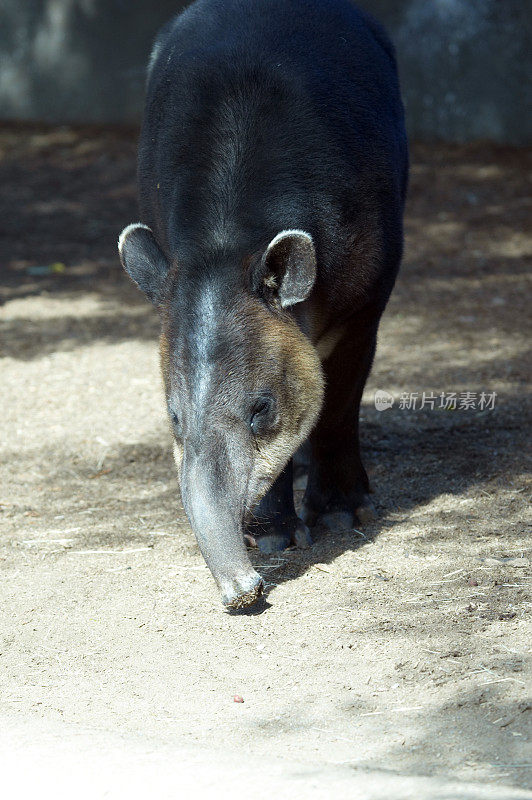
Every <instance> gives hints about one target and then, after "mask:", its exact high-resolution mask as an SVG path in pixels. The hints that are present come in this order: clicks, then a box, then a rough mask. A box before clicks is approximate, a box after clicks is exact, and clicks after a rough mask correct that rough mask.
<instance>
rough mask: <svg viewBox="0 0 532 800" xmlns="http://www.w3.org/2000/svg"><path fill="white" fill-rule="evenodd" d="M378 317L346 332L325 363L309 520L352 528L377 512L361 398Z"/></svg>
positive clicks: (305, 512) (309, 488) (308, 497)
mask: <svg viewBox="0 0 532 800" xmlns="http://www.w3.org/2000/svg"><path fill="white" fill-rule="evenodd" d="M376 333H377V323H374V324H373V325H372V326H368V327H367V328H366V329H365V330H364V327H363V326H360V325H357V326H356V327H354V328H352V329H350V330H349V331H348V332H346V335H345V336H344V338H343V339H342V340H341V341H340V342H339V344H338V345H337V346H336V348H335V350H334V351H333V353H332V354H331V355H330V356H329V357H328V358H327V360H326V361H325V362H324V364H323V368H324V372H325V384H326V387H327V389H326V393H325V403H324V406H323V410H322V413H321V416H320V419H319V421H318V424H317V426H316V428H315V430H314V432H313V434H312V436H311V444H312V458H311V464H310V469H309V475H308V483H307V490H306V493H305V498H304V501H303V511H302V515H301V516H302V518H303V520H304V521H305V522H306V523H307V525H309V526H313V525H321V526H323V527H326V528H329V529H331V530H348V529H349V528H353V527H355V526H356V525H357V524H364V523H366V522H369V521H370V520H371V519H374V518H375V510H374V507H373V503H372V502H371V500H370V498H369V495H368V492H369V481H368V476H367V474H366V470H365V469H364V466H363V464H362V460H361V458H360V445H359V433H358V417H359V409H360V400H361V397H362V392H363V390H364V384H365V383H366V378H367V376H368V373H369V371H370V369H371V364H372V361H373V356H374V354H375V345H376Z"/></svg>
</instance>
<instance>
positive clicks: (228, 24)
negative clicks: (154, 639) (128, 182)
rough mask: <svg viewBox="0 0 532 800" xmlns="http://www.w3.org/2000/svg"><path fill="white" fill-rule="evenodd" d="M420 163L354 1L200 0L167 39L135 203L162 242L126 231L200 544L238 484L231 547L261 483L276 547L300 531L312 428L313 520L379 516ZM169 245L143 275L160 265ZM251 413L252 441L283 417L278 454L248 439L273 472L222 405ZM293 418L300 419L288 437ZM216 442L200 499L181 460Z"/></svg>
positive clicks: (267, 534)
mask: <svg viewBox="0 0 532 800" xmlns="http://www.w3.org/2000/svg"><path fill="white" fill-rule="evenodd" d="M407 161H408V159H407V144H406V135H405V130H404V121H403V108H402V103H401V99H400V93H399V87H398V80H397V72H396V66H395V59H394V54H393V50H392V47H391V45H390V42H389V41H388V39H387V37H386V35H385V33H384V32H383V30H382V29H381V28H380V26H379V25H378V24H377V23H376V22H375V21H373V20H372V19H370V18H368V17H367V16H366V15H365V14H363V13H362V12H361V11H359V10H358V9H357V8H356V7H355V5H354V4H353V3H351V2H349V0H198V1H197V2H196V3H193V4H192V6H190V7H189V8H188V9H187V10H186V11H185V12H184V13H183V14H182V15H181V16H180V17H178V18H177V19H176V20H174V21H172V22H170V23H169V24H168V25H167V26H166V27H165V28H164V29H163V30H162V31H161V33H160V34H159V36H158V38H157V41H156V44H155V47H154V52H153V55H152V60H151V63H150V68H149V75H148V85H147V101H146V112H145V117H144V123H143V128H142V134H141V138H140V146H139V185H140V206H141V214H142V220H143V223H144V224H145V225H147V226H149V228H151V230H152V231H153V240H151V239H150V243H147V244H146V245H145V246H144V245H142V248H144V249H142V248H140V249H141V250H142V253H141V255H139V253H140V250H139V249H138V248H137V249H135V248H136V245H135V242H134V241H133V237H131V242H132V244H131V246H129V245H128V242H129V241H130V239H128V238H127V236H126V237H125V238H124V240H123V242H122V245H121V254H122V259H123V261H124V263H125V266H126V269H127V270H128V272H130V274H132V277H134V279H135V280H137V282H138V283H139V285H141V288H143V289H144V290H145V291H146V293H147V294H148V296H150V298H151V299H152V300H153V302H155V303H156V305H158V306H159V308H160V311H161V319H162V329H163V330H162V339H161V342H162V356H163V358H162V360H163V373H164V375H165V382H166V392H167V400H168V403H169V408H170V411H171V414H172V415H173V417H174V421H175V425H176V426H177V425H178V422H177V420H178V418H179V427H178V428H177V427H176V428H175V429H174V433H176V439H177V441H178V447H179V450H180V457H179V459H178V468H180V469H181V473H182V475H181V488H182V494H183V500H184V504H185V508H186V509H187V512H188V513H189V516H190V517H191V521H192V523H193V527H194V528H195V530H196V533H197V535H198V539H199V541H200V545H202V538H201V534H200V532H199V528H202V529H203V528H205V527H206V528H208V529H209V530H210V531H211V532H210V533H209V537H210V540H213V541H214V540H215V539H216V537H217V536H218V534H217V533H216V531H214V528H215V527H216V524H215V523H214V522H213V519H212V516H213V515H214V516H216V514H217V513H218V511H213V510H211V511H209V512H207V511H205V508H206V507H207V506H209V503H211V501H212V495H213V493H214V494H216V492H217V491H218V492H220V491H221V493H222V494H223V495H224V496H225V497H226V498H229V500H227V503H228V506H227V508H226V509H225V511H224V512H223V513H222V512H220V514H221V517H220V519H221V518H222V517H224V514H225V522H222V521H221V522H220V525H222V526H223V525H225V526H227V525H230V524H233V523H234V521H235V519H238V520H240V523H239V524H240V526H241V529H240V534H238V533H237V534H236V536H234V537H233V538H232V540H231V542H232V544H227V545H226V546H227V547H233V546H236V544H235V542H236V541H237V539H239V537H240V538H241V537H242V533H243V527H242V526H245V525H246V524H247V525H248V528H247V530H248V533H249V532H250V531H253V526H251V527H250V526H249V519H250V512H251V511H252V508H253V507H255V506H254V504H256V501H257V500H259V499H260V497H261V496H262V500H261V503H260V506H259V507H258V509H257V508H256V507H255V511H254V517H255V519H256V526H255V530H256V532H257V534H258V541H259V544H262V545H263V546H264V543H266V545H265V546H264V549H265V550H268V549H274V548H275V547H276V546H281V545H283V544H284V545H286V544H288V543H289V541H290V539H292V541H297V540H298V536H299V537H300V538H301V537H302V538H303V539H305V536H306V533H305V532H306V528H305V527H304V526H302V525H301V523H299V522H298V521H297V519H296V518H295V512H294V508H293V498H292V467H291V463H292V462H291V460H290V457H291V456H292V455H293V452H294V450H295V449H297V447H299V446H300V444H301V442H302V441H303V440H304V439H305V438H306V436H307V435H308V433H309V432H310V429H311V428H313V432H312V434H311V445H312V447H311V460H310V471H309V482H308V487H307V493H306V497H305V502H304V519H305V521H306V522H307V523H308V524H309V525H312V524H314V522H316V520H318V521H320V522H322V523H323V524H325V525H328V524H329V525H331V526H334V525H335V524H338V523H340V524H342V523H343V524H344V525H347V527H349V526H350V525H352V524H353V522H354V520H355V519H356V516H357V515H358V517H359V518H360V517H365V516H367V515H368V513H369V508H370V502H369V500H368V498H367V491H368V482H367V477H366V473H365V471H364V468H363V466H362V463H361V461H360V456H359V447H358V407H359V403H360V397H361V393H362V389H363V386H364V383H365V380H366V377H367V374H368V372H369V369H370V367H371V362H372V358H373V354H374V349H375V340H376V332H377V326H378V322H379V319H380V316H381V314H382V311H383V309H384V307H385V305H386V302H387V300H388V297H389V295H390V292H391V290H392V287H393V284H394V280H395V277H396V274H397V270H398V267H399V262H400V258H401V250H402V213H403V203H404V197H405V191H406V183H407V170H408V166H407ZM280 232H283V234H282V235H281V236H280ZM125 233H126V231H125V232H124V234H125ZM148 235H150V236H151V234H148ZM276 237H277V238H276ZM124 243H125V244H124ZM269 244H270V247H268V246H269ZM128 246H129V249H130V251H131V253H128V250H127V248H128ZM139 247H140V246H139ZM157 248H159V249H160V251H161V252H160V253H159V252H157V254H156V252H155V251H156V250H157ZM270 248H271V249H270ZM275 248H277V249H275ZM141 256H142V258H141ZM135 258H136V259H137V261H136V262H135V263H136V264H137V267H135V266H130V264H131V263H132V262H133V261H135ZM139 259H140V260H139ZM142 259H144V260H143V261H142ZM158 259H159V267H155V268H154V273H153V275H150V277H148V278H147V277H146V268H145V265H146V263H147V262H150V263H152V262H156V261H157V260H158ZM268 259H269V261H268ZM283 259H284V261H283ZM128 260H129V262H130V263H129V264H128ZM141 261H142V264H144V267H142V269H143V272H142V275H141V277H139V274H138V271H139V270H140V269H141V267H140V266H139V265H140V264H141ZM163 262H164V266H161V264H163ZM285 262H286V263H285ZM301 263H304V264H306V265H307V267H305V269H306V272H305V269H303V273H304V274H303V275H302V274H300V272H297V270H298V269H299V267H298V266H297V265H298V264H301ZM287 264H290V265H294V264H295V267H293V266H290V267H287V266H286V265H287ZM279 265H280V266H279ZM309 265H310V266H309ZM293 269H295V270H296V272H294V273H293V274H292V276H291V285H290V287H288V288H287V286H288V283H289V282H290V281H288V279H287V278H286V276H287V275H288V273H289V272H290V270H293ZM285 270H286V272H285ZM283 275H284V276H285V278H283ZM283 280H284V283H283V284H282V287H281V281H283ZM305 282H306V283H305ZM303 285H304V286H306V288H301V287H302V286H303ZM267 287H270V288H267ZM283 292H284V294H283ZM272 293H273V294H272ZM296 326H297V327H296ZM274 342H275V344H274ZM270 345H271V347H270ZM298 352H300V357H299V356H298ZM235 354H237V355H235ZM316 354H317V355H319V360H321V365H322V366H321V368H320V366H319V361H318V359H317V355H316ZM313 359H314V360H313ZM266 362H268V363H270V362H271V368H270V367H265V366H264V364H265V363H266ZM281 362H282V364H281V366H280V367H279V364H280V363H281ZM276 364H277V366H275V365H276ZM283 365H284V366H283ZM281 367H282V368H281ZM265 370H266V371H265ZM268 370H270V371H269V372H268ZM322 370H323V377H324V379H325V395H324V400H323V401H322V392H323V381H322ZM237 373H238V375H237ZM228 376H231V377H230V378H228ZM235 376H236V377H235ZM312 376H313V377H312ZM298 381H299V383H298V386H299V389H298V390H297V391H295V390H292V389H291V390H290V391H292V394H289V390H288V389H287V388H286V387H287V386H292V384H293V385H295V383H297V382H298ZM237 384H238V385H237ZM241 384H242V385H241ZM216 387H217V389H218V393H216V391H215V388H216ZM301 387H303V388H301ZM304 387H308V392H307V390H306V389H305V388H304ZM259 390H260V391H259ZM257 392H259V394H260V397H261V403H262V402H263V397H266V401H265V402H266V410H264V408H265V407H264V404H263V405H260V403H259V405H258V406H257V402H255V405H254V406H253V409H252V411H251V412H249V411H246V410H245V409H246V408H247V406H246V405H245V403H246V402H248V401H247V400H245V399H244V398H246V397H247V398H248V399H249V401H250V402H251V401H252V400H253V399H254V398H255V397H256V395H257ZM287 393H288V394H287ZM285 395H286V396H285ZM222 396H223V397H222ZM172 397H174V400H173V399H172ZM221 397H222V399H220V398H221ZM272 398H273V399H272ZM272 403H273V405H272ZM175 404H177V405H179V406H180V410H179V411H175V410H174V405H175ZM268 404H270V405H268ZM298 404H301V408H299V407H298V409H297V414H296V411H295V410H294V407H295V406H298ZM257 407H258V409H259V411H258V412H257V411H256V409H257ZM307 407H308V408H309V409H312V410H311V411H309V412H308V414H307V413H306V411H305V409H306V408H307ZM236 408H238V409H239V410H238V412H236V411H235V409H236ZM283 409H284V410H283ZM320 409H321V411H320ZM246 413H248V415H249V414H251V417H250V419H251V420H252V421H251V423H250V425H251V430H252V432H253V436H255V433H256V430H257V429H258V428H257V426H258V423H259V422H261V420H262V422H261V424H262V425H263V428H264V431H266V432H267V431H270V433H268V434H267V433H264V436H266V439H265V440H264V441H266V440H267V439H268V435H269V436H270V439H268V441H270V440H271V441H273V439H272V437H273V434H272V433H271V430H273V428H274V427H275V425H277V428H276V431H277V433H276V434H275V436H276V438H275V447H274V449H273V450H272V452H271V453H270V451H268V450H267V448H268V447H269V446H270V445H269V444H264V447H262V440H261V439H260V437H259V439H254V440H253V441H257V442H259V445H261V446H258V450H259V452H261V453H263V454H264V459H265V461H264V463H262V466H261V468H260V470H259V472H260V474H261V476H262V477H261V478H260V480H259V479H258V478H255V477H253V476H254V475H255V472H253V470H254V469H255V467H254V466H252V461H253V459H254V457H255V456H254V455H253V452H252V450H249V451H248V450H247V449H246V448H247V447H248V445H244V444H243V442H244V439H242V437H243V436H244V433H238V432H237V433H235V434H234V435H233V434H232V433H231V432H229V433H228V431H230V430H234V431H239V430H240V428H238V425H239V424H240V423H238V424H237V423H236V422H235V424H234V426H233V428H232V429H231V425H230V424H229V422H227V420H229V419H230V418H231V419H234V420H237V419H238V420H240V419H241V418H242V419H243V418H245V416H246ZM291 414H292V415H295V416H297V419H298V422H297V425H296V423H293V424H291V427H290V425H289V426H288V427H290V431H291V433H287V432H286V430H285V427H286V426H285V423H284V420H285V418H289V417H290V415H291ZM318 414H319V418H318ZM217 415H218V416H217ZM223 415H225V417H224V419H225V420H226V422H225V423H224V424H223V425H222V427H223V429H224V433H223V435H222V434H220V433H216V431H217V430H218V428H219V423H218V418H221V417H222V416H223ZM261 415H262V416H261ZM268 415H270V416H269V417H268ZM295 416H294V419H295ZM274 417H275V419H276V420H277V422H274ZM303 417H304V418H305V422H304V423H303V422H302V421H301V420H302V419H303ZM268 419H269V421H268ZM316 420H318V421H317V424H316ZM253 421H254V422H253ZM220 424H221V423H220ZM235 426H236V427H235ZM254 426H255V427H254ZM259 427H260V426H259ZM296 428H297V434H296V433H294V431H295V430H296ZM270 429H271V430H270ZM211 434H212V437H213V439H212V442H211V445H210V450H209V447H207V445H205V442H206V441H207V440H208V439H209V436H211ZM235 436H236V439H235ZM239 436H240V437H241V438H240V439H239V438H238V437H239ZM220 437H221V438H220ZM222 439H223V442H222ZM237 440H238V442H239V443H237ZM201 442H203V445H201V444H199V443H201ZM279 442H281V444H279ZM187 443H188V444H190V447H189V446H188V444H187ZM272 447H273V445H272ZM202 448H203V449H204V450H205V448H206V450H205V453H203V455H201V454H200V455H197V453H198V452H199V450H201V449H202ZM283 448H284V449H283ZM281 450H282V454H281V455H279V453H280V452H281ZM244 451H245V453H246V454H247V455H242V453H243V452H244ZM209 452H211V453H212V454H213V455H212V458H214V460H215V461H216V466H215V468H213V470H211V471H212V475H211V478H210V479H209V487H210V488H209V487H207V488H205V487H204V489H203V490H202V495H201V498H202V499H201V500H198V499H197V498H196V499H194V498H193V497H192V495H193V494H194V491H195V490H194V486H195V485H196V484H197V481H198V480H201V476H200V472H201V470H200V468H199V467H197V468H195V469H196V471H194V470H192V471H193V473H194V478H192V477H190V476H189V477H186V475H185V476H184V477H183V470H185V472H187V470H188V469H189V468H190V469H192V467H191V466H190V465H191V464H192V462H193V460H194V459H196V460H195V461H194V464H199V463H200V462H201V463H202V464H203V465H204V467H205V465H206V464H210V462H209V454H208V453H209ZM191 453H195V454H196V455H194V456H193V455H190V454H191ZM183 459H184V460H183ZM237 462H238V463H239V464H240V466H239V467H238V468H236V467H234V464H235V463H237ZM266 462H268V463H271V464H272V465H273V466H272V467H271V474H268V475H266V472H267V470H266V467H265V466H264V464H265V463H266ZM253 463H254V462H253ZM187 465H188V466H187ZM246 465H247V466H246ZM206 468H207V471H209V470H210V469H211V467H210V466H208V467H206ZM225 473H227V474H228V475H229V476H230V477H229V478H224V477H223V475H224V474H225ZM187 474H188V473H187ZM250 475H252V477H251V478H250V477H249V476H250ZM257 481H258V483H257ZM261 481H262V483H261ZM272 481H274V483H273V486H271V484H272ZM229 484H230V485H229ZM216 486H218V489H216ZM220 486H222V487H223V488H222V489H220ZM269 486H271V489H270V490H269V491H268V492H267V493H266V495H265V496H264V491H265V489H266V488H268V487H269ZM250 487H253V488H250ZM189 495H190V496H189ZM209 498H210V499H209ZM212 502H214V506H216V507H217V502H216V501H212ZM227 503H226V505H227ZM202 509H203V510H202ZM202 515H203V516H202ZM209 515H210V522H209V521H208V520H207V517H209ZM230 518H231V519H233V523H230V522H229V520H230ZM235 524H236V523H235ZM237 527H238V524H237ZM259 534H262V538H261V536H260V535H259ZM219 536H220V538H223V534H221V533H220V534H219ZM203 544H204V543H203ZM238 546H239V547H240V546H241V545H240V544H239V545H238ZM209 548H210V545H208V546H207V545H205V546H203V545H202V549H203V550H204V552H206V551H207V550H209ZM215 550H217V554H215V553H214V551H212V550H210V551H209V552H210V556H209V554H208V553H206V557H207V560H208V561H209V563H210V565H211V568H213V572H214V573H215V577H216V572H217V567H216V564H215V565H214V567H213V562H216V561H217V560H219V559H220V558H221V559H222V561H223V560H224V558H225V555H224V553H225V554H226V550H224V549H223V548H222V547H221V546H220V547H218V545H216V547H215ZM222 551H223V552H222ZM242 558H243V556H242ZM229 561H230V559H229ZM235 569H236V568H233V573H235ZM238 569H240V567H238ZM242 569H244V572H245V571H246V569H247V567H243V568H242ZM237 571H238V570H237ZM226 572H227V574H229V573H230V572H231V568H230V567H227V570H226ZM254 574H255V573H254ZM217 579H218V577H217ZM227 580H228V578H227V575H226V576H225V577H222V578H220V579H218V582H219V583H220V585H222V584H223V585H224V586H225V589H223V591H224V592H225V594H226V595H227V596H229V601H228V604H229V605H233V606H238V605H239V604H244V603H247V602H252V600H253V599H254V596H253V591H254V590H251V589H250V591H249V592H248V591H247V589H246V586H247V584H246V580H243V582H242V581H240V580H239V579H238V578H236V579H235V581H234V585H235V587H236V588H235V590H234V592H233V593H232V592H231V591H228V590H227ZM258 591H259V590H257V591H256V592H255V595H256V594H258ZM246 592H247V595H249V597H248V596H247V595H246ZM232 594H235V596H238V597H242V596H244V595H246V597H247V599H244V601H243V602H242V603H240V602H239V601H238V599H237V601H235V602H233V600H232ZM249 598H251V599H249Z"/></svg>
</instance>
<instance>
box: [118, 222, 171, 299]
mask: <svg viewBox="0 0 532 800" xmlns="http://www.w3.org/2000/svg"><path fill="white" fill-rule="evenodd" d="M118 252H119V254H120V261H121V262H122V266H123V267H124V269H125V271H126V272H127V274H128V275H129V276H130V278H132V279H133V280H134V281H135V283H136V284H137V286H138V287H139V289H142V291H143V292H144V294H145V295H146V296H147V298H148V300H151V302H152V303H153V304H154V305H157V304H158V303H159V300H160V299H161V294H162V290H163V286H164V281H165V278H166V276H167V274H168V270H169V267H170V265H169V263H168V260H167V258H166V256H165V255H164V253H163V251H162V250H161V248H160V247H159V245H158V244H157V242H156V241H155V237H154V235H153V233H152V231H151V228H148V226H147V225H143V224H142V222H134V223H133V224H132V225H128V226H127V228H124V230H123V231H122V233H121V234H120V237H119V239H118Z"/></svg>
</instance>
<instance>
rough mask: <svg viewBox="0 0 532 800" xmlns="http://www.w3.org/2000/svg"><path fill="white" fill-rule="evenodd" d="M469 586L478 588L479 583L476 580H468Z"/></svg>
mask: <svg viewBox="0 0 532 800" xmlns="http://www.w3.org/2000/svg"><path fill="white" fill-rule="evenodd" d="M467 585H468V586H478V581H477V579H476V578H468V579H467Z"/></svg>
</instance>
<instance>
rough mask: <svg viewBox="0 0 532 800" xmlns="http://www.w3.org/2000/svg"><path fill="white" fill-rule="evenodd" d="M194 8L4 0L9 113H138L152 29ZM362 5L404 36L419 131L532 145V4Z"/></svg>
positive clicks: (432, 1)
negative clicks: (179, 13)
mask: <svg viewBox="0 0 532 800" xmlns="http://www.w3.org/2000/svg"><path fill="white" fill-rule="evenodd" d="M325 1H326V0H324V2H325ZM186 4H187V3H186V2H179V1H177V2H176V0H153V2H150V0H1V3H0V118H4V119H26V120H28V119H29V120H46V121H50V122H59V123H62V122H73V121H74V122H136V121H138V119H139V117H140V114H141V109H142V100H143V88H144V69H145V64H146V61H147V57H148V53H149V50H150V45H151V42H152V40H153V37H154V35H155V33H156V31H157V29H158V27H159V26H160V25H161V24H162V23H163V22H164V21H165V20H166V19H168V18H169V17H170V16H171V15H172V14H174V13H175V12H176V11H178V10H179V9H180V8H182V7H183V6H184V5H186ZM360 4H361V5H363V6H364V7H365V8H367V9H368V10H370V11H371V12H372V13H373V14H374V15H375V16H376V17H377V18H379V19H380V20H381V21H382V22H384V24H385V25H386V26H387V28H388V30H389V32H390V34H391V36H392V38H393V40H394V42H395V44H396V47H397V53H398V58H399V65H400V71H401V82H402V86H403V93H404V98H405V104H406V108H407V118H408V127H409V131H410V134H411V136H412V137H415V138H424V139H431V138H443V139H448V140H455V141H467V140H471V139H477V138H483V139H493V140H496V141H500V142H510V143H515V144H525V143H530V142H532V114H531V112H530V109H531V106H532V89H531V80H532V36H531V32H532V0H361V2H360Z"/></svg>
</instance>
